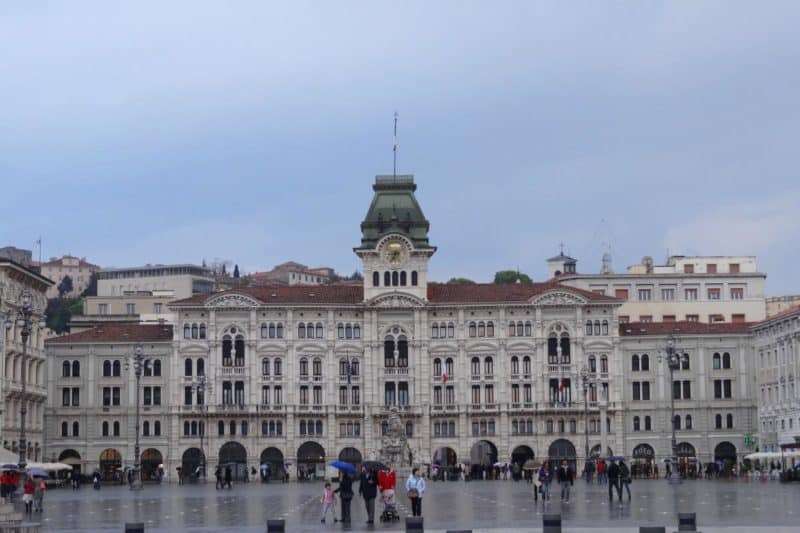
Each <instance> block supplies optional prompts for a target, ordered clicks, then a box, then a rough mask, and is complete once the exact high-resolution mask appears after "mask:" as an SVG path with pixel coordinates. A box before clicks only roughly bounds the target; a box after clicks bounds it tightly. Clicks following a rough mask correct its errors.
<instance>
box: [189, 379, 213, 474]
mask: <svg viewBox="0 0 800 533" xmlns="http://www.w3.org/2000/svg"><path fill="white" fill-rule="evenodd" d="M193 386H194V389H195V391H196V397H197V400H198V401H197V403H198V405H200V408H201V410H202V412H203V415H204V416H203V422H202V424H201V425H200V427H199V428H198V430H199V433H200V453H201V455H202V456H203V457H202V462H201V463H200V475H202V476H203V480H204V481H205V479H206V451H205V449H204V448H203V436H204V434H205V430H206V426H208V402H207V398H206V393H207V392H208V393H210V392H211V382H209V381H208V380H207V379H206V375H205V373H203V374H201V375H199V376H197V383H195V384H194V385H193ZM201 397H202V398H203V403H202V404H200V398H201ZM199 478H200V476H198V481H200V479H199Z"/></svg>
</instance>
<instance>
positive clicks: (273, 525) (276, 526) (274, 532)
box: [267, 520, 286, 533]
mask: <svg viewBox="0 0 800 533" xmlns="http://www.w3.org/2000/svg"><path fill="white" fill-rule="evenodd" d="M285 531H286V521H285V520H267V533H285Z"/></svg>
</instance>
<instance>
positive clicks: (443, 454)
mask: <svg viewBox="0 0 800 533" xmlns="http://www.w3.org/2000/svg"><path fill="white" fill-rule="evenodd" d="M457 462H458V455H456V451H455V450H454V449H453V448H449V447H447V446H443V447H442V448H436V451H435V452H433V464H435V465H439V466H455V465H456V463H457Z"/></svg>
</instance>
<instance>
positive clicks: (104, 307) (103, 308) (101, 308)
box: [97, 304, 108, 315]
mask: <svg viewBox="0 0 800 533" xmlns="http://www.w3.org/2000/svg"><path fill="white" fill-rule="evenodd" d="M97 313H98V314H100V315H107V314H108V304H99V305H98V306H97Z"/></svg>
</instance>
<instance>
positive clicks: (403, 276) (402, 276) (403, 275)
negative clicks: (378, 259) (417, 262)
mask: <svg viewBox="0 0 800 533" xmlns="http://www.w3.org/2000/svg"><path fill="white" fill-rule="evenodd" d="M400 286H401V287H405V286H406V271H405V270H403V271H401V272H400Z"/></svg>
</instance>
